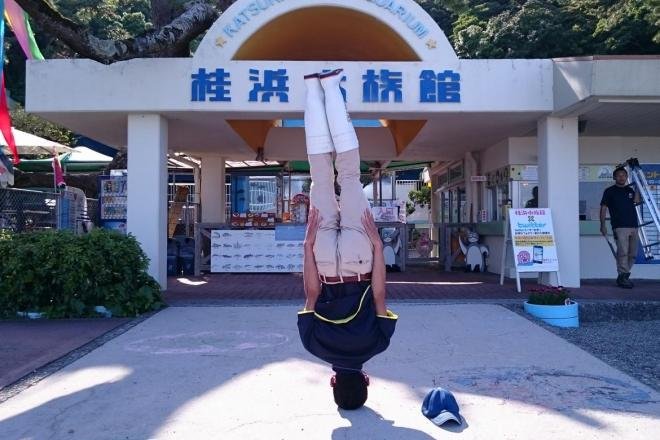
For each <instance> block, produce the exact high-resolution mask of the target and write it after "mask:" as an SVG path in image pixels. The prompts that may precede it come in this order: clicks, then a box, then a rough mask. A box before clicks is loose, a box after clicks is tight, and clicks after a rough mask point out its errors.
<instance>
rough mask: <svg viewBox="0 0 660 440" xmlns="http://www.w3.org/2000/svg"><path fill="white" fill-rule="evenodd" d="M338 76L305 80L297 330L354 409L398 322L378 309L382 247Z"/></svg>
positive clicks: (342, 402) (339, 396)
mask: <svg viewBox="0 0 660 440" xmlns="http://www.w3.org/2000/svg"><path fill="white" fill-rule="evenodd" d="M341 73H342V69H338V70H334V71H332V72H329V73H326V74H316V73H315V74H312V75H307V76H305V85H306V89H307V97H306V104H305V137H306V142H307V154H308V160H309V165H310V173H311V177H312V187H311V190H310V199H311V209H310V215H309V219H308V224H307V232H306V235H305V243H304V246H305V247H304V255H305V256H304V269H303V279H304V288H305V297H306V300H305V307H304V309H303V310H302V311H300V312H298V330H299V332H300V338H301V341H302V343H303V346H304V347H305V349H307V350H308V351H309V352H310V353H312V354H313V355H315V356H316V357H318V358H320V359H322V360H324V361H326V362H328V363H330V364H331V365H332V369H333V370H334V372H335V374H334V375H333V376H332V378H331V381H330V383H331V386H332V387H333V395H334V399H335V402H336V403H337V405H338V406H339V407H340V408H343V409H357V408H359V407H361V406H362V405H364V403H365V402H366V400H367V386H368V385H369V377H368V376H367V375H366V374H365V373H364V372H363V371H362V367H363V364H364V363H365V362H366V361H368V360H369V359H371V358H372V357H373V356H375V355H376V354H378V353H381V352H383V351H384V350H385V349H387V347H388V346H389V343H390V338H391V337H392V335H393V334H394V328H395V325H396V322H397V318H398V317H397V316H396V315H395V314H394V313H392V312H391V311H389V310H388V309H387V307H386V304H385V296H386V295H385V261H384V257H383V245H382V242H381V240H380V235H379V234H378V229H377V228H376V224H375V222H374V219H373V217H372V215H371V211H370V209H369V201H368V200H367V198H366V197H365V195H364V192H363V191H362V184H361V183H360V153H359V150H358V149H359V144H358V139H357V135H356V133H355V129H354V128H353V124H352V122H351V120H350V117H349V115H348V112H347V110H346V105H345V103H344V99H343V96H342V93H341V89H340V87H339V82H340V80H341ZM333 151H334V152H336V161H335V166H336V168H337V181H338V183H339V186H340V188H341V193H340V196H339V203H337V199H336V197H335V190H334V169H333V163H332V154H333Z"/></svg>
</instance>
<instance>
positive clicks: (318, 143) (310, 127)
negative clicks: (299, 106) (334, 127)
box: [305, 73, 334, 154]
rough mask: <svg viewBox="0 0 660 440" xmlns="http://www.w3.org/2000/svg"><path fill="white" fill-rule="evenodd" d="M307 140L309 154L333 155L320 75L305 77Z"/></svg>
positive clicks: (314, 74)
mask: <svg viewBox="0 0 660 440" xmlns="http://www.w3.org/2000/svg"><path fill="white" fill-rule="evenodd" d="M305 87H306V88H307V94H306V96H305V140H306V143H307V154H324V153H332V152H333V151H334V146H333V145H332V136H331V135H330V128H329V127H328V120H327V118H326V116H325V102H324V100H325V99H324V93H323V87H321V82H320V80H319V74H318V73H312V74H310V75H305Z"/></svg>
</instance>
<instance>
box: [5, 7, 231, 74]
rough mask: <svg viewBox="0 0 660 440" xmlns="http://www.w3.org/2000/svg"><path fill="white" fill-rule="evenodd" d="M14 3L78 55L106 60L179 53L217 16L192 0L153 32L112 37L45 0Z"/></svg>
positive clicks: (168, 55)
mask: <svg viewBox="0 0 660 440" xmlns="http://www.w3.org/2000/svg"><path fill="white" fill-rule="evenodd" d="M16 3H18V4H19V5H20V6H21V7H22V8H23V9H24V10H25V12H27V13H28V15H29V16H30V18H31V19H32V20H34V21H35V23H37V24H38V25H39V27H40V28H41V29H43V30H44V31H45V32H47V33H49V34H51V35H53V36H56V37H58V38H59V39H60V40H61V41H62V42H63V43H64V44H66V45H67V46H69V47H70V48H71V49H72V50H73V51H75V52H76V53H78V55H80V56H81V57H85V58H90V59H93V60H96V61H99V62H101V63H105V64H110V63H113V62H116V61H123V60H128V59H132V58H150V57H172V56H177V55H179V56H180V54H181V53H184V52H186V51H187V50H188V47H189V44H190V42H191V41H192V40H194V39H195V38H196V37H197V36H199V35H200V34H202V33H203V32H205V31H206V30H208V28H209V27H211V25H212V24H213V23H214V22H215V20H216V19H217V18H218V16H219V13H218V11H217V10H216V9H215V8H214V7H213V6H211V5H209V4H206V3H205V2H204V1H202V0H195V1H192V2H190V3H188V4H186V10H185V11H184V12H183V14H181V15H180V16H178V17H177V18H175V19H174V20H173V21H172V22H171V23H169V24H167V25H165V26H163V27H162V28H160V29H157V30H155V31H154V32H152V33H149V34H146V35H142V36H139V37H135V38H128V39H125V40H118V41H112V40H101V39H99V38H97V37H95V36H94V35H92V34H91V33H90V32H89V30H88V29H86V28H85V27H84V26H81V25H80V24H78V23H75V22H73V21H71V20H69V19H68V18H66V17H63V16H62V14H60V13H59V12H58V11H57V10H56V9H55V8H53V7H52V6H51V5H49V4H48V3H47V2H46V1H45V0H16Z"/></svg>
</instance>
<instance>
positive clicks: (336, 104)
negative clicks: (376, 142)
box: [320, 69, 360, 153]
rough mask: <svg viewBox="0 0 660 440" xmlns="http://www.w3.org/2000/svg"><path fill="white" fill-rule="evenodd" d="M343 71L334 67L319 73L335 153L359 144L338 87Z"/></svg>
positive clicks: (356, 146)
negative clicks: (329, 70)
mask: <svg viewBox="0 0 660 440" xmlns="http://www.w3.org/2000/svg"><path fill="white" fill-rule="evenodd" d="M343 71H344V70H343V69H335V70H333V71H332V72H328V73H322V74H321V75H320V78H321V85H322V86H323V90H324V92H325V113H326V117H327V118H328V125H329V126H330V133H332V143H333V144H334V146H335V151H336V152H337V153H344V152H346V151H350V150H354V149H356V148H359V146H360V144H359V143H358V138H357V134H356V133H355V128H354V127H353V122H351V117H350V116H349V114H348V111H347V110H346V103H345V102H344V96H343V95H342V93H341V89H340V88H339V82H340V81H341V74H342V72H343Z"/></svg>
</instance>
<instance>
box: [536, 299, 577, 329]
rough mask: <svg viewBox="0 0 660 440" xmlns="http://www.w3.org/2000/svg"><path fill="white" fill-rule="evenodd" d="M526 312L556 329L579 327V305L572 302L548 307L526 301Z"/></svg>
mask: <svg viewBox="0 0 660 440" xmlns="http://www.w3.org/2000/svg"><path fill="white" fill-rule="evenodd" d="M524 308H525V312H527V313H529V314H530V315H532V316H534V317H536V318H539V319H540V320H542V321H543V322H546V323H548V324H550V325H554V326H556V327H579V326H580V320H579V316H578V303H576V302H575V301H571V302H570V304H568V305H560V306H547V305H540V304H530V303H528V302H527V301H525V304H524Z"/></svg>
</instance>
